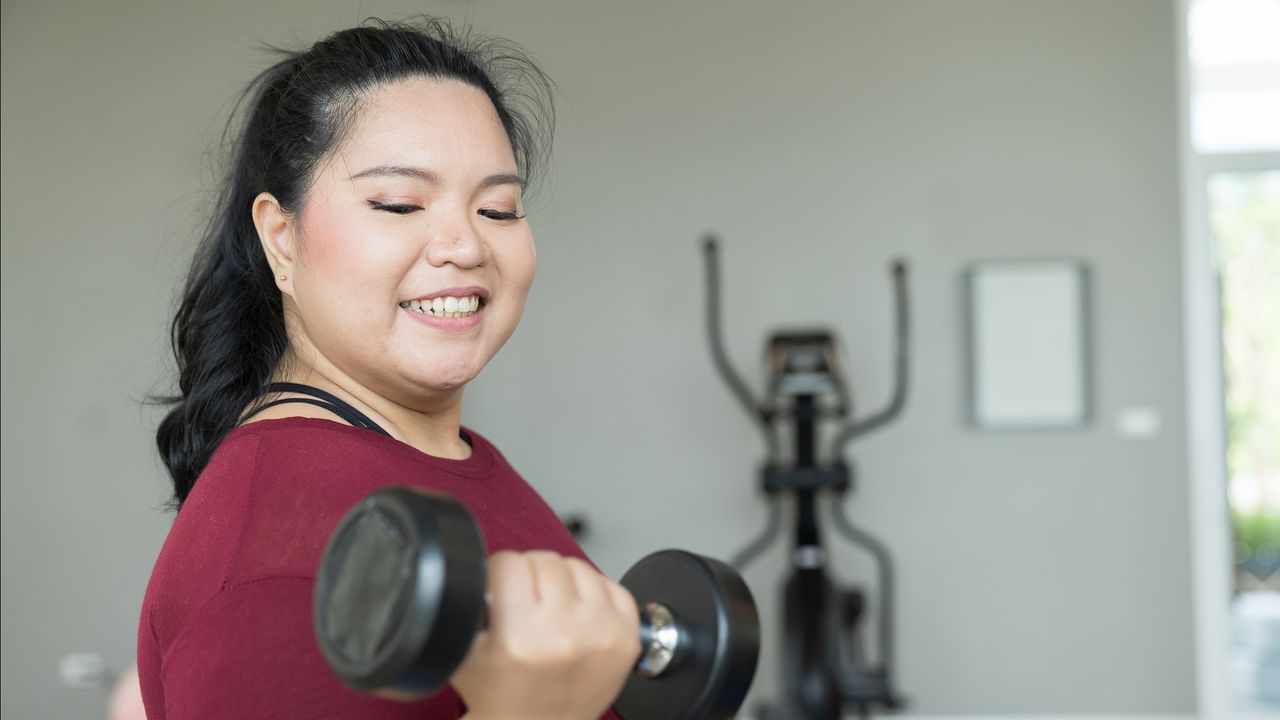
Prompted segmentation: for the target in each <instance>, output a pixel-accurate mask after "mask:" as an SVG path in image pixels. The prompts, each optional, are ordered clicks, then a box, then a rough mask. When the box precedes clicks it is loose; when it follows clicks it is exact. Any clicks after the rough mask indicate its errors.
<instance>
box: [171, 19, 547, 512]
mask: <svg viewBox="0 0 1280 720" xmlns="http://www.w3.org/2000/svg"><path fill="white" fill-rule="evenodd" d="M274 52H276V53H279V54H281V55H283V56H284V57H283V59H281V60H279V61H278V62H276V63H275V64H274V65H272V66H271V67H269V68H267V69H266V70H264V71H263V72H262V73H261V74H259V75H258V76H257V77H256V78H255V79H254V80H253V82H252V83H251V84H250V85H249V87H248V88H247V89H246V90H245V91H244V93H243V95H241V97H240V100H239V102H237V104H236V105H235V110H233V112H232V117H231V119H230V120H229V121H228V124H227V132H226V133H225V134H224V136H223V138H224V144H226V145H228V149H229V151H230V152H229V167H228V168H227V171H226V175H225V178H224V180H223V182H222V186H221V188H220V194H219V196H218V199H217V207H216V209H215V211H214V213H213V216H212V218H211V219H210V221H209V225H208V227H207V229H206V230H205V232H204V235H203V237H202V239H201V241H200V244H199V247H198V248H197V250H196V253H195V258H194V260H193V262H192V265H191V270H190V272H189V274H188V275H187V278H186V283H185V286H184V288H183V290H182V299H181V303H180V305H179V307H178V310H177V313H176V314H175V316H174V318H173V324H172V326H171V328H170V333H171V341H172V343H173V352H174V356H175V358H176V359H177V366H178V387H179V390H180V391H181V394H180V395H178V396H174V397H165V398H162V401H163V402H165V403H168V404H172V405H173V408H172V409H171V410H170V411H169V412H168V414H167V415H166V416H165V418H164V420H162V421H161V423H160V427H159V429H158V430H157V432H156V444H157V445H158V446H159V449H160V457H161V459H162V460H163V461H164V464H165V466H166V467H167V468H168V470H169V474H170V475H171V476H172V478H173V493H174V501H175V503H176V505H177V506H179V507H180V506H181V505H182V503H183V502H184V501H185V500H186V498H187V494H188V493H189V492H191V488H192V486H193V485H194V484H195V482H196V478H197V477H198V476H199V475H200V473H201V471H203V470H204V467H205V465H206V464H208V462H209V457H210V456H211V455H212V454H213V451H214V449H215V448H216V447H217V446H218V444H219V443H220V442H222V439H223V438H224V437H225V436H226V434H227V432H228V431H230V430H231V428H232V427H234V426H235V424H236V423H237V421H238V420H239V418H240V417H241V415H242V413H243V412H244V411H245V408H246V407H247V406H249V404H250V403H252V402H254V400H255V398H257V397H258V395H259V394H260V393H261V390H262V388H263V386H264V385H265V384H266V383H267V382H269V381H270V378H271V376H272V373H273V372H274V371H275V369H276V365H277V364H278V363H279V362H280V360H281V357H282V356H283V354H284V351H285V349H286V347H287V340H286V336H285V323H284V311H283V304H282V300H281V296H280V291H279V289H277V287H276V284H275V281H274V280H275V278H274V277H273V274H272V271H271V268H270V266H269V265H268V264H267V260H266V257H265V255H264V253H263V251H262V247H261V245H260V243H259V241H258V233H257V230H256V229H255V227H254V224H253V217H252V214H251V210H252V205H253V201H254V198H255V197H257V195H258V194H259V193H261V192H264V191H265V192H269V193H271V194H272V195H273V196H275V198H276V200H277V201H278V202H279V203H280V205H281V207H283V208H284V209H285V211H286V212H291V213H292V212H296V211H297V210H298V209H299V208H300V206H301V203H302V201H303V198H304V196H305V195H306V191H307V189H308V187H309V186H310V184H311V183H312V181H313V180H314V176H315V172H316V169H317V168H318V167H319V166H320V164H321V163H322V161H323V160H324V159H325V158H326V157H327V156H328V155H329V154H330V153H331V152H333V150H334V149H335V148H336V147H337V146H338V145H339V144H340V143H341V142H342V141H343V139H344V137H345V135H346V133H347V132H348V131H349V130H350V129H351V125H352V122H353V120H354V119H355V117H356V115H357V113H358V111H359V110H360V107H361V103H362V101H363V100H364V99H365V98H366V97H367V96H368V94H369V91H371V90H373V89H375V88H378V87H380V86H383V85H386V84H388V83H392V82H394V81H397V80H402V79H405V78H410V77H427V78H434V79H448V80H456V81H460V82H464V83H467V84H469V85H472V86H474V87H476V88H478V89H480V90H483V91H484V92H485V94H487V95H488V96H489V99H490V100H491V101H493V107H494V109H495V110H496V111H497V114H498V117H499V119H500V120H501V121H502V125H503V127H504V128H505V129H506V132H507V137H508V139H510V141H511V148H512V150H513V151H514V153H515V157H516V164H517V167H518V170H519V173H520V176H521V177H522V178H525V179H526V181H528V179H530V178H532V177H534V176H535V175H536V172H535V171H537V170H538V169H540V165H541V163H542V161H543V160H545V158H546V153H547V152H548V151H549V149H550V140H551V132H552V126H553V122H554V116H553V109H552V103H551V94H552V91H551V83H550V81H549V80H548V79H547V77H546V76H545V75H544V74H543V73H542V72H541V71H540V70H539V69H538V67H537V66H536V65H535V64H534V63H533V62H532V61H531V60H530V59H529V58H528V57H527V56H526V55H525V54H524V53H523V52H521V51H520V50H518V49H517V48H514V47H513V46H511V45H510V44H509V43H506V42H503V41H500V40H496V39H493V38H479V37H476V36H473V35H471V34H470V33H469V32H466V31H461V32H460V31H456V30H455V29H454V28H453V27H452V26H450V25H449V24H448V23H447V22H446V21H443V20H438V19H433V18H426V19H419V20H414V21H409V22H386V21H382V20H371V21H368V22H366V23H365V24H364V25H363V26H361V27H357V28H351V29H349V30H342V31H340V32H336V33H334V34H332V35H330V36H329V37H327V38H325V39H324V40H321V41H320V42H317V43H316V44H315V45H313V46H311V48H310V49H308V50H306V51H304V52H288V51H283V50H274ZM237 128H238V129H237Z"/></svg>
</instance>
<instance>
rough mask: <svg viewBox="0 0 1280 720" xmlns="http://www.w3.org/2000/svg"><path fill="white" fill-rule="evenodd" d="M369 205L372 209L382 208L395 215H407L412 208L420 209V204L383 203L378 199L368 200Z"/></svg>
mask: <svg viewBox="0 0 1280 720" xmlns="http://www.w3.org/2000/svg"><path fill="white" fill-rule="evenodd" d="M369 207H371V208H373V209H374V210H382V211H384V212H389V213H394V214H396V215H408V214H409V213H411V212H413V211H414V210H421V209H422V206H421V205H411V204H409V203H384V202H381V201H379V200H370V201H369Z"/></svg>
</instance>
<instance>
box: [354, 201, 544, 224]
mask: <svg viewBox="0 0 1280 720" xmlns="http://www.w3.org/2000/svg"><path fill="white" fill-rule="evenodd" d="M368 202H369V207H370V208H372V209H374V210H381V211H383V212H389V213H392V214H394V215H408V214H409V213H411V212H415V211H418V210H421V209H422V206H421V205H414V204H412V203H384V202H382V201H381V200H369V201H368ZM476 214H477V215H480V216H481V217H486V218H489V219H490V220H523V219H524V218H525V215H524V214H522V213H518V212H514V211H507V210H495V209H493V208H480V209H479V210H477V211H476Z"/></svg>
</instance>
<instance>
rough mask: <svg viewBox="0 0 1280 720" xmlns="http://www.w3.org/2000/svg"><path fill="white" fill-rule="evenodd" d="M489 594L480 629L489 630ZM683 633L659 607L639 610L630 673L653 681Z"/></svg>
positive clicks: (672, 656) (671, 658) (677, 648)
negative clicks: (637, 637)
mask: <svg viewBox="0 0 1280 720" xmlns="http://www.w3.org/2000/svg"><path fill="white" fill-rule="evenodd" d="M489 604H490V598H489V593H487V592H486V593H485V594H484V605H485V606H484V608H483V609H482V610H481V611H480V629H481V630H484V629H487V628H488V627H489ZM683 638H684V633H683V632H682V631H681V630H680V625H679V623H677V622H676V618H675V616H674V615H672V614H671V611H670V610H669V609H667V606H666V605H663V604H662V603H656V602H651V603H645V606H644V607H642V608H640V659H639V660H638V661H636V666H635V668H633V669H632V672H634V673H637V674H638V675H641V676H643V677H646V678H656V677H658V676H659V675H661V674H662V673H664V672H666V671H667V668H669V667H671V665H672V664H673V663H674V662H675V660H676V656H677V654H678V653H679V651H680V647H681V645H680V644H681V641H682V640H683Z"/></svg>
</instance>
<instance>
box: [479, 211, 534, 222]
mask: <svg viewBox="0 0 1280 720" xmlns="http://www.w3.org/2000/svg"><path fill="white" fill-rule="evenodd" d="M476 213H477V214H478V215H481V216H482V217H487V218H489V219H490V220H523V219H524V218H525V216H524V215H520V214H517V213H515V212H509V211H507V210H494V209H493V208H480V209H479V210H477V211H476Z"/></svg>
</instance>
